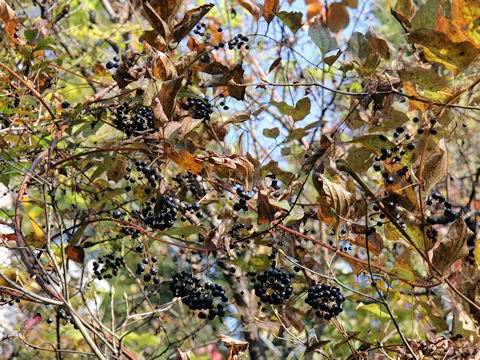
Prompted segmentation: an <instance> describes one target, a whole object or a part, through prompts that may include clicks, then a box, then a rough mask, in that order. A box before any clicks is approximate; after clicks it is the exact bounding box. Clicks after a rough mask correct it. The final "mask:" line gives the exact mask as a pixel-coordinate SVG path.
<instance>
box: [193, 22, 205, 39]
mask: <svg viewBox="0 0 480 360" xmlns="http://www.w3.org/2000/svg"><path fill="white" fill-rule="evenodd" d="M206 27H207V26H206V25H205V24H204V23H199V24H197V26H195V29H194V30H193V33H194V34H195V35H200V36H204V35H205V29H206Z"/></svg>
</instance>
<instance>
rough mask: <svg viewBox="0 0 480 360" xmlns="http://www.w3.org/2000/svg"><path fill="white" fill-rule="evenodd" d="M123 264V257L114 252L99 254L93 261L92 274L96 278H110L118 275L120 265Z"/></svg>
mask: <svg viewBox="0 0 480 360" xmlns="http://www.w3.org/2000/svg"><path fill="white" fill-rule="evenodd" d="M122 265H123V258H121V257H118V256H116V255H115V254H114V253H111V254H108V255H106V256H105V258H104V257H103V256H100V257H99V258H98V259H97V261H94V262H93V274H94V275H95V277H96V278H97V279H98V280H102V279H103V278H105V279H111V278H112V277H114V276H117V275H118V270H119V268H120V266H122Z"/></svg>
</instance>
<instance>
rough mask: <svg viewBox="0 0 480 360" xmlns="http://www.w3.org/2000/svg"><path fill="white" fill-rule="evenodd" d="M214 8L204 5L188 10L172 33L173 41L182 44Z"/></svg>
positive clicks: (211, 5)
mask: <svg viewBox="0 0 480 360" xmlns="http://www.w3.org/2000/svg"><path fill="white" fill-rule="evenodd" d="M214 6H215V5H214V4H204V5H202V6H199V7H196V8H195V9H191V10H188V11H187V12H186V13H185V15H184V16H183V19H182V20H180V22H179V23H178V24H177V25H175V28H174V29H173V31H172V38H173V40H175V41H176V42H180V41H181V40H182V39H183V38H184V37H185V36H187V35H188V33H189V32H190V31H191V30H192V29H193V28H194V27H195V26H196V25H197V23H198V22H199V21H200V20H202V18H203V17H204V16H205V15H206V14H207V13H208V12H209V11H210V9H211V8H213V7H214Z"/></svg>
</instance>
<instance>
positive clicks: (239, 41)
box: [227, 34, 250, 50]
mask: <svg viewBox="0 0 480 360" xmlns="http://www.w3.org/2000/svg"><path fill="white" fill-rule="evenodd" d="M247 42H248V37H246V36H244V35H243V34H238V35H237V36H235V37H234V38H233V39H232V40H230V41H229V42H228V43H227V44H228V48H229V49H230V50H233V49H235V48H237V49H241V48H242V46H245V49H247V50H248V49H250V46H248V44H247V45H245V43H247Z"/></svg>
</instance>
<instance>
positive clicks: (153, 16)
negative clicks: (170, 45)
mask: <svg viewBox="0 0 480 360" xmlns="http://www.w3.org/2000/svg"><path fill="white" fill-rule="evenodd" d="M157 9H159V10H160V14H161V13H162V11H161V7H155V8H154V7H153V6H152V4H151V3H150V1H144V2H143V12H144V14H145V17H146V18H147V20H148V22H149V23H150V25H152V27H153V28H154V29H155V31H157V33H159V34H160V35H161V36H162V37H163V38H164V39H167V38H169V37H170V30H169V26H168V24H167V23H166V22H165V20H164V19H162V17H161V16H160V14H159V13H158V11H157Z"/></svg>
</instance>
